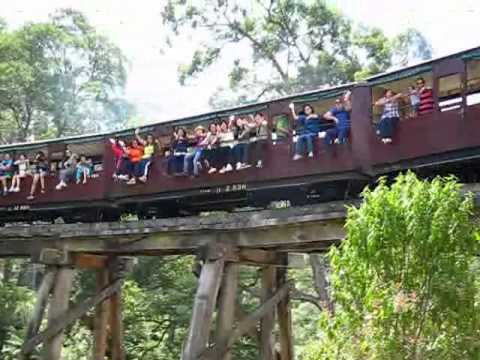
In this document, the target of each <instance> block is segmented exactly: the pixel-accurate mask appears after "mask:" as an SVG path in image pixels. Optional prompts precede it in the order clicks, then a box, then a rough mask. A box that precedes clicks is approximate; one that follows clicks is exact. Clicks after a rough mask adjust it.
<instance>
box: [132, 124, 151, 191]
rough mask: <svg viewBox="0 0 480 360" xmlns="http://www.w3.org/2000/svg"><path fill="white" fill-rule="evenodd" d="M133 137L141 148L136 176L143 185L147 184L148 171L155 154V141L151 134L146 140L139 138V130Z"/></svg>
mask: <svg viewBox="0 0 480 360" xmlns="http://www.w3.org/2000/svg"><path fill="white" fill-rule="evenodd" d="M135 137H136V138H137V141H138V142H139V143H140V144H141V145H142V146H143V156H142V160H140V164H139V167H140V168H139V169H138V175H140V176H139V178H138V180H140V181H141V182H143V183H146V182H147V176H148V171H149V169H150V165H151V163H152V159H153V155H154V153H155V139H154V138H153V135H152V134H148V135H147V138H146V139H144V138H142V137H141V136H140V129H137V130H135Z"/></svg>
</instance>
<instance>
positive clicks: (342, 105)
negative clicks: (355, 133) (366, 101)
mask: <svg viewBox="0 0 480 360" xmlns="http://www.w3.org/2000/svg"><path fill="white" fill-rule="evenodd" d="M350 99H351V93H350V91H347V92H346V93H345V95H344V96H343V98H339V99H337V100H335V106H334V107H333V108H331V109H330V111H328V112H326V113H325V115H323V117H324V118H325V119H327V120H331V121H334V122H335V127H334V128H333V129H328V130H327V131H326V133H325V144H326V145H331V144H333V143H335V142H337V143H339V144H345V143H346V142H347V141H348V136H349V134H350V112H351V111H352V103H351V100H350Z"/></svg>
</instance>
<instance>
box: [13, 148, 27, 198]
mask: <svg viewBox="0 0 480 360" xmlns="http://www.w3.org/2000/svg"><path fill="white" fill-rule="evenodd" d="M13 165H14V168H15V174H14V175H13V179H12V186H11V188H10V192H20V186H21V183H22V179H24V178H25V177H26V176H27V171H28V168H29V161H28V159H27V156H26V155H25V154H21V155H20V156H19V157H18V159H17V160H16V161H15V162H14V163H13Z"/></svg>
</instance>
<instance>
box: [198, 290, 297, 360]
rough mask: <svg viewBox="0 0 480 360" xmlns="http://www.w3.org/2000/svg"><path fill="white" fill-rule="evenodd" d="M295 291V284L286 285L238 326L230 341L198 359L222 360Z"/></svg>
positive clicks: (230, 336) (208, 351) (228, 337)
mask: <svg viewBox="0 0 480 360" xmlns="http://www.w3.org/2000/svg"><path fill="white" fill-rule="evenodd" d="M292 289H293V282H287V283H285V284H284V285H283V286H282V287H281V288H280V289H279V290H278V291H277V292H276V293H275V295H273V296H272V297H271V298H270V299H268V300H267V301H266V302H264V303H263V304H262V305H260V306H259V307H258V308H257V309H256V310H255V311H254V312H253V313H252V314H250V315H249V316H247V317H246V318H245V319H243V320H242V321H241V322H240V323H239V324H238V326H237V327H236V328H235V329H233V330H231V331H230V332H229V334H228V336H226V338H227V339H228V340H227V341H226V342H225V343H223V344H216V345H215V346H213V347H212V348H210V349H207V350H206V351H204V352H203V354H201V356H199V357H197V359H199V360H221V359H222V358H223V357H224V356H225V354H226V353H227V352H228V350H229V349H231V348H232V346H233V345H234V344H235V342H236V341H237V340H238V339H239V338H240V337H242V336H243V335H244V334H246V333H247V332H248V331H249V329H251V328H252V327H254V326H255V325H256V324H257V323H258V321H260V319H262V318H263V317H264V316H265V315H266V314H267V313H268V312H270V311H271V310H272V308H274V307H275V306H276V305H277V304H278V303H279V302H280V301H281V300H282V299H284V298H285V297H286V296H287V295H288V294H289V292H290V290H292Z"/></svg>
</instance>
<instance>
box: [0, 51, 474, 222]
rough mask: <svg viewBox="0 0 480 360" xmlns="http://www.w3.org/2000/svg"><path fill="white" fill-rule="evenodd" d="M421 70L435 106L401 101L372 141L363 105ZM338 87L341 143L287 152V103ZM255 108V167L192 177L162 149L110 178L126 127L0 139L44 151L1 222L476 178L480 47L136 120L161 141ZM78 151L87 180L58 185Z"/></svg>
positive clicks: (290, 130) (185, 209)
mask: <svg viewBox="0 0 480 360" xmlns="http://www.w3.org/2000/svg"><path fill="white" fill-rule="evenodd" d="M419 77H421V78H422V79H424V80H425V82H426V85H427V86H428V87H431V89H432V91H433V103H434V108H433V110H432V111H431V112H429V113H427V114H421V115H420V114H416V115H415V116H409V113H410V114H411V111H410V109H409V105H408V101H405V102H404V106H402V107H401V109H400V110H401V111H400V112H401V121H400V123H399V125H398V127H397V129H396V131H395V134H394V136H393V142H392V143H391V144H384V143H382V142H381V141H379V138H378V136H377V134H376V123H377V122H378V120H379V110H381V109H379V108H378V107H376V106H372V104H373V103H374V102H375V100H376V99H378V98H379V97H381V96H382V95H381V94H382V93H383V91H384V90H385V89H392V90H393V91H395V92H401V91H404V90H405V89H406V88H407V87H408V86H409V85H411V84H414V83H415V81H416V80H417V79H418V78H419ZM346 90H351V92H352V105H353V109H352V111H351V120H352V127H351V133H350V137H349V140H348V142H347V143H346V144H335V145H330V146H327V145H325V144H324V142H323V140H322V139H320V138H318V137H317V138H316V139H315V141H314V154H315V156H314V158H304V159H302V160H299V161H293V160H292V157H293V148H294V146H295V143H294V139H295V138H296V136H295V133H294V124H295V120H294V119H293V118H292V116H291V114H290V110H289V104H290V102H294V103H295V104H296V105H298V106H300V105H302V104H305V103H309V104H312V105H313V106H314V107H315V109H316V111H317V113H318V114H323V113H325V112H327V111H328V110H329V109H330V108H331V107H332V106H333V105H334V103H335V99H337V98H338V97H339V96H341V94H342V93H344V92H345V91H346ZM258 111H261V112H262V113H264V114H265V115H266V118H267V119H268V128H269V140H268V145H267V148H266V158H265V162H264V166H263V167H262V168H255V167H251V168H249V169H246V170H242V171H233V172H230V173H227V174H218V173H217V174H207V173H206V172H203V173H202V174H201V175H200V176H199V177H197V178H190V177H176V176H167V175H166V162H167V158H166V157H165V156H164V155H163V154H162V153H161V152H159V151H157V152H156V154H155V156H154V158H153V163H152V167H151V172H150V176H149V179H148V181H147V183H145V184H143V183H139V184H137V185H131V186H129V185H126V184H125V183H123V182H116V181H114V179H113V178H112V175H113V172H114V158H113V153H112V150H111V146H110V143H109V141H108V139H109V138H110V137H112V136H119V137H121V138H125V139H128V138H131V137H133V129H132V130H125V131H123V132H119V133H115V134H114V133H111V134H99V135H92V136H80V137H71V138H64V139H58V140H52V141H45V142H37V143H31V144H17V145H9V146H3V147H0V152H1V153H10V154H12V155H14V156H15V155H18V154H20V153H26V154H27V155H28V156H30V157H31V156H33V154H34V153H35V152H36V151H38V150H41V151H43V152H44V153H45V154H47V156H48V160H49V166H50V170H51V171H50V173H49V175H48V176H47V178H46V191H45V193H44V194H38V196H36V197H35V199H34V200H27V195H28V190H29V189H30V181H31V178H30V177H27V179H26V182H25V184H23V187H22V191H21V192H18V193H10V194H8V195H7V196H4V197H2V198H0V219H1V220H0V221H1V222H7V221H14V220H17V219H18V220H20V219H21V220H28V219H32V220H33V219H55V218H57V217H59V216H61V217H63V218H64V219H65V220H67V221H68V220H71V221H77V220H81V221H94V220H114V219H117V218H118V217H119V215H120V214H121V213H122V212H135V213H138V214H139V215H140V216H159V217H160V216H171V215H176V214H179V213H182V214H189V213H194V212H196V211H199V210H211V209H227V210H228V209H232V208H235V207H238V206H245V205H254V206H265V205H267V204H268V203H269V202H271V201H276V200H288V201H290V202H292V203H294V204H295V203H297V204H298V203H305V202H307V201H328V200H333V199H343V198H345V197H348V196H355V195H356V194H358V192H359V190H360V189H361V188H362V187H363V186H364V185H365V184H368V183H369V182H371V181H373V180H375V179H376V177H377V176H379V175H382V174H393V173H395V172H397V171H399V170H404V169H417V171H419V172H421V173H423V174H425V175H433V174H437V173H446V172H448V173H452V172H453V173H455V174H457V175H459V176H461V177H465V179H464V180H467V181H468V180H475V181H476V176H477V174H478V172H477V171H476V170H477V169H476V168H477V164H478V161H477V160H478V158H479V156H480V152H479V147H480V136H479V135H480V124H478V123H477V122H478V121H480V48H476V49H472V50H468V51H464V52H462V53H458V54H454V55H451V56H448V57H444V58H440V59H436V60H432V61H429V62H425V63H422V64H420V65H417V66H413V67H408V68H404V69H400V70H398V71H394V72H390V73H386V74H381V75H378V76H374V77H371V78H369V79H367V80H366V81H364V82H359V83H354V84H348V85H344V86H340V87H336V88H329V89H326V90H319V91H313V92H308V93H303V94H299V95H294V96H290V97H286V98H282V99H278V100H274V101H271V102H264V103H259V104H254V105H249V106H243V107H238V108H232V109H227V110H223V111H217V112H212V113H209V114H205V115H201V116H196V117H191V118H185V119H180V120H176V121H170V122H164V123H159V124H155V125H151V126H148V127H144V128H142V129H141V132H142V133H151V134H153V135H154V136H155V137H156V138H159V139H161V141H162V143H163V144H165V145H168V139H169V136H170V133H171V131H172V128H173V127H178V126H185V127H187V128H190V129H192V128H193V127H195V126H197V125H198V124H204V125H206V124H207V123H208V122H210V121H218V120H222V119H227V118H228V117H229V116H230V115H241V114H252V113H254V112H258ZM67 146H68V148H69V149H70V150H71V151H73V152H75V153H78V154H80V153H82V154H86V155H87V156H88V157H90V158H92V160H93V163H94V175H93V177H92V178H90V179H89V181H88V182H87V183H86V184H70V185H69V186H68V187H67V188H65V189H63V190H61V191H57V190H55V185H56V184H57V176H58V163H59V161H60V160H61V158H62V156H63V153H64V151H65V149H66V148H67Z"/></svg>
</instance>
